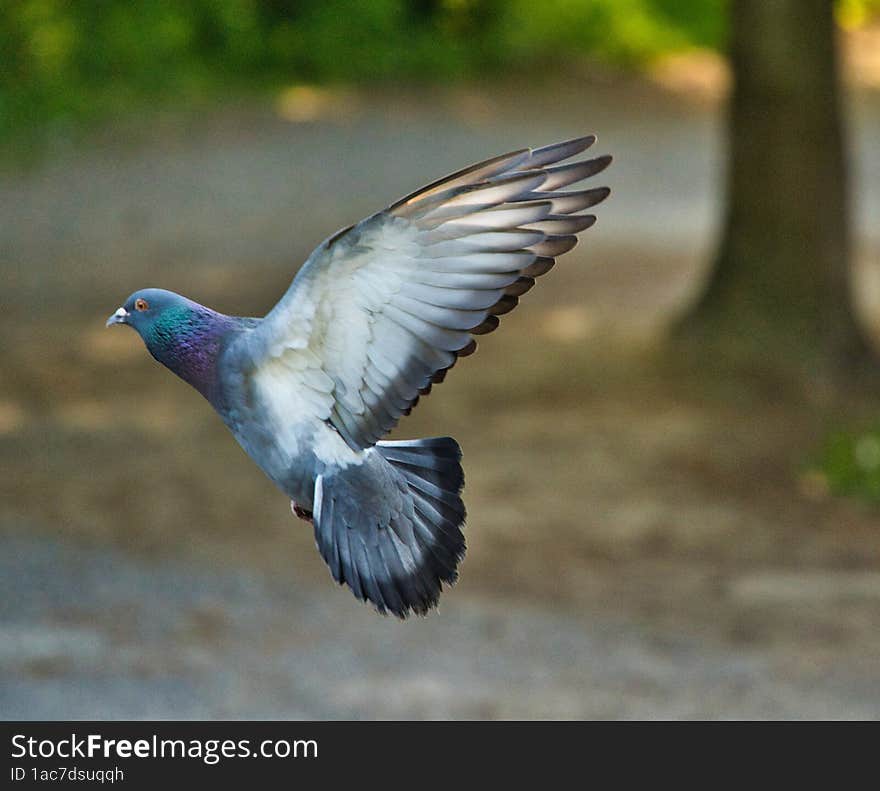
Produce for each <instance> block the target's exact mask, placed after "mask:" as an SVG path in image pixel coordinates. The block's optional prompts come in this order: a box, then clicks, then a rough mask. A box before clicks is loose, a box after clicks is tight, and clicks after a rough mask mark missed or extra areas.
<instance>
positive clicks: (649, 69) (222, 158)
mask: <svg viewBox="0 0 880 791" xmlns="http://www.w3.org/2000/svg"><path fill="white" fill-rule="evenodd" d="M0 65H2V69H0V275H2V284H3V286H2V289H0V339H2V340H0V354H2V368H0V370H2V374H0V468H2V470H3V475H2V476H0V546H2V549H0V717H3V718H35V719H61V718H64V719H66V718H88V717H103V718H215V717H221V718H227V719H235V718H254V719H261V718H300V717H307V718H337V717H347V718H387V717H398V718H410V717H412V718H581V717H590V718H634V717H639V718H694V717H700V718H741V717H749V718H765V717H766V718H781V717H793V718H802V717H812V718H826V717H828V718H877V717H880V562H878V557H880V555H878V551H880V510H878V504H880V421H878V415H877V407H878V397H880V377H878V375H877V372H878V370H880V366H878V361H880V357H878V352H877V349H878V345H877V341H878V338H880V223H878V219H880V2H878V0H839V1H838V2H835V3H831V2H827V0H773V1H772V2H763V1H762V0H731V1H729V2H725V1H724V0H703V1H702V2H701V1H700V0H688V1H684V0H544V2H542V3H534V2H526V0H505V1H503V2H502V0H360V2H355V0H191V1H190V2H172V0H134V1H132V0H125V1H123V0H107V2H103V3H90V2H73V1H71V0H10V1H8V2H5V3H4V4H3V8H2V10H0ZM589 132H596V133H598V135H599V143H598V144H597V146H596V147H595V149H594V150H596V151H597V152H599V153H606V152H608V153H612V154H614V156H615V163H614V165H613V166H612V168H611V169H609V170H608V171H607V172H606V173H603V174H602V176H601V177H600V180H601V183H603V184H608V185H609V186H611V187H612V190H613V194H612V196H611V198H610V199H609V200H608V201H607V202H606V203H604V204H602V205H601V206H600V207H599V208H598V211H597V213H598V215H599V223H598V224H597V226H596V227H595V228H594V229H591V230H590V231H588V232H587V233H585V234H584V236H583V239H582V242H581V244H580V246H579V247H578V248H577V249H576V250H574V251H573V252H572V253H570V254H568V255H566V256H565V257H564V258H563V259H562V261H561V262H560V264H559V265H558V266H557V267H556V268H555V269H554V271H553V272H552V273H551V274H550V275H548V276H547V277H545V278H543V279H542V280H541V281H540V282H539V283H538V287H537V288H535V289H534V290H533V291H532V292H530V293H529V294H528V296H527V297H526V298H525V299H524V300H523V305H522V306H521V307H520V308H519V309H518V310H517V311H516V312H515V313H514V314H512V315H511V316H508V317H505V319H504V320H503V327H502V329H501V331H499V332H497V333H495V334H493V335H492V336H490V337H488V338H486V339H485V340H484V341H483V342H482V343H481V349H480V351H479V353H478V354H477V355H476V356H474V357H471V358H469V359H467V360H465V361H463V362H462V364H460V365H459V366H458V367H457V368H456V370H455V372H454V373H453V374H452V375H451V376H450V377H449V378H448V380H447V382H446V383H445V384H444V385H443V386H442V387H439V388H436V389H435V391H434V393H433V394H432V395H431V396H430V397H429V398H427V399H424V400H423V401H422V403H421V404H420V405H419V407H418V409H417V410H415V412H414V413H413V415H412V416H411V417H410V418H408V419H406V420H405V421H404V422H403V424H402V425H401V426H400V428H399V429H398V430H397V432H396V435H397V436H399V437H416V436H424V435H436V434H451V435H453V436H455V437H457V438H458V439H459V441H460V442H461V444H462V447H463V449H464V454H465V455H464V465H465V471H466V476H467V486H466V489H465V496H466V502H467V504H468V510H469V520H468V527H467V530H466V534H467V537H468V547H469V549H468V555H467V557H466V559H465V561H464V563H463V565H462V568H461V571H462V577H461V581H460V582H459V584H458V585H457V586H456V587H455V588H454V589H453V590H451V591H447V592H446V593H445V594H444V596H443V598H442V599H441V603H440V609H439V612H437V613H433V614H432V615H430V616H429V617H427V618H425V619H414V620H411V621H408V622H405V623H401V622H397V621H394V620H391V619H386V618H382V617H380V616H378V615H376V614H375V613H374V612H372V611H371V610H370V609H369V608H367V607H365V606H362V605H360V604H359V603H357V602H356V601H355V600H354V599H353V598H352V596H351V594H350V593H349V592H348V591H347V590H344V589H341V588H338V587H337V586H336V585H334V584H333V583H332V581H331V579H330V577H329V573H328V570H327V568H326V567H325V565H324V563H323V562H322V561H321V559H320V558H319V556H318V553H317V551H316V550H315V547H314V541H313V538H312V534H311V528H310V526H308V525H306V524H305V523H303V522H301V521H298V520H295V519H293V517H292V516H291V514H290V512H289V507H288V503H287V501H286V500H285V498H284V497H283V496H282V495H281V494H280V493H279V492H277V491H276V490H275V489H274V487H273V486H272V485H271V484H270V483H269V482H268V481H267V480H266V479H264V478H263V476H262V474H261V473H260V472H259V470H258V469H257V468H256V467H255V466H254V465H253V463H252V462H251V461H250V460H249V459H248V458H247V457H246V456H245V455H244V454H243V453H242V451H241V450H240V449H239V448H238V446H237V445H236V444H235V442H234V441H233V440H232V439H231V437H230V436H228V434H227V432H226V430H225V429H224V427H223V426H222V425H221V423H220V421H219V419H218V418H217V417H216V416H215V415H214V414H213V412H212V411H211V410H210V409H209V408H208V406H207V405H206V404H205V403H204V402H203V401H202V400H201V398H200V397H199V396H198V395H197V394H196V393H195V391H191V390H190V389H188V388H187V386H186V385H184V384H183V383H182V382H180V381H178V380H176V379H175V378H174V377H172V376H171V375H170V374H169V373H167V372H166V371H163V370H160V368H159V367H158V366H157V365H156V364H155V363H154V362H153V361H152V360H151V358H150V357H149V356H148V354H147V353H146V351H145V350H144V349H143V347H142V344H141V342H140V340H139V339H138V338H137V337H136V335H135V334H134V333H132V332H128V331H123V330H116V331H112V330H105V328H104V321H105V319H106V317H107V316H108V315H109V314H110V313H111V312H112V311H114V310H115V309H116V307H117V306H118V305H120V304H121V303H122V301H123V300H124V299H125V298H126V297H127V295H128V294H130V293H131V292H132V291H134V290H135V289H137V288H141V287H147V286H162V287H165V288H170V289H173V290H176V291H180V292H182V293H184V294H186V295H188V296H190V297H192V298H194V299H197V300H198V301H200V302H203V303H206V304H208V305H211V306H213V307H215V308H217V309H219V310H221V311H224V312H229V313H237V314H245V315H262V314H263V313H265V312H266V311H267V310H268V309H269V308H270V307H271V306H272V305H273V304H274V302H275V301H276V300H277V299H278V298H279V297H280V295H281V294H282V293H283V291H284V290H285V288H286V287H287V284H288V283H289V280H290V278H291V277H292V276H293V274H294V273H295V271H296V269H297V267H298V266H299V264H300V263H301V262H302V261H303V260H304V259H305V257H306V256H307V255H308V253H309V252H310V251H311V249H312V248H313V247H314V246H315V245H316V244H317V243H318V242H320V241H321V240H322V239H323V238H324V237H326V236H327V235H329V234H330V233H332V232H334V231H335V230H337V229H338V228H340V227H342V226H344V225H348V224H349V223H351V222H354V221H356V220H358V219H360V218H361V217H363V216H365V215H367V214H368V213H371V212H373V211H375V210H377V209H379V208H381V207H383V206H385V205H387V204H388V203H390V202H391V201H392V200H393V199H395V198H397V197H398V196H400V195H402V194H405V193H408V192H410V191H412V190H414V189H416V188H417V187H418V186H420V185H421V184H423V183H427V182H429V181H431V180H433V179H435V178H437V177H439V176H441V175H443V174H444V173H446V172H449V171H451V170H454V169H457V168H459V167H463V166H465V165H467V164H469V163H471V162H474V161H477V160H480V159H483V158H487V157H489V156H493V155H495V154H498V153H501V152H504V151H507V150H510V149H514V148H519V147H522V146H527V145H531V146H539V145H543V144H546V143H550V142H553V141H556V140H559V139H563V138H566V137H573V136H578V135H582V134H585V133H589Z"/></svg>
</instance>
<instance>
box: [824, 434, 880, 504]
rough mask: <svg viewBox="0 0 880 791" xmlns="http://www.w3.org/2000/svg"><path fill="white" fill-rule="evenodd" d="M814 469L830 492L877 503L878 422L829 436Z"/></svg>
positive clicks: (879, 475)
mask: <svg viewBox="0 0 880 791" xmlns="http://www.w3.org/2000/svg"><path fill="white" fill-rule="evenodd" d="M816 472H817V473H818V474H819V475H820V476H821V478H822V480H823V483H824V485H825V486H826V487H827V488H828V490H829V492H830V493H831V494H836V495H844V496H850V497H855V498H858V499H860V500H865V501H867V502H870V503H880V425H878V426H875V427H873V428H871V429H869V430H867V431H864V432H861V433H857V434H853V433H847V432H839V433H836V434H834V435H832V436H831V437H829V438H828V440H827V441H826V443H825V447H824V448H823V450H822V452H821V455H820V457H819V460H818V464H817V469H816Z"/></svg>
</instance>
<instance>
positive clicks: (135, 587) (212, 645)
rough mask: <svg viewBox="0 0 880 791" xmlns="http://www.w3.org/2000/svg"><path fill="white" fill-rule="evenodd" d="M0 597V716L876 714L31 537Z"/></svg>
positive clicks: (523, 610)
mask: <svg viewBox="0 0 880 791" xmlns="http://www.w3.org/2000/svg"><path fill="white" fill-rule="evenodd" d="M37 580H39V581H40V584H39V585H38V586H35V584H34V582H35V581H37ZM0 594H2V595H0V623H2V626H0V672H2V680H0V712H2V715H3V717H4V718H16V719H17V718H21V719H37V720H39V719H55V718H59V717H63V718H71V719H86V718H107V719H115V718H124V719H128V718H132V719H142V718H143V719H190V718H192V719H197V718H205V719H214V718H222V719H238V718H242V719H246V718H254V719H276V718H277V719H287V718H315V719H322V718H355V719H358V718H444V719H445V718H581V717H589V718H621V717H627V718H633V717H634V718H649V719H650V718H670V717H671V718H692V717H700V718H702V717H710V718H711V717H718V716H719V715H722V716H724V717H728V718H766V717H771V718H776V717H798V718H801V717H807V718H827V717H833V718H866V719H874V718H876V717H878V716H880V684H877V682H876V678H875V679H873V680H872V679H871V678H870V677H859V676H856V675H853V676H847V675H846V674H844V673H837V674H835V675H833V676H828V677H825V678H823V679H821V680H817V679H815V678H810V677H805V678H798V677H797V676H792V675H791V674H790V673H789V672H787V670H786V669H785V668H784V667H779V666H778V665H777V663H776V662H774V661H773V660H771V659H770V658H768V657H767V656H764V655H762V654H761V652H759V651H753V650H739V651H731V650H729V648H728V649H723V648H721V647H719V646H712V645H707V644H705V643H704V642H701V641H700V640H698V639H695V638H693V637H689V636H688V635H686V634H682V633H676V632H674V631H672V632H670V631H668V630H667V631H664V632H663V633H662V635H660V634H658V633H657V632H656V631H655V632H653V633H652V631H649V630H647V629H645V628H643V627H640V626H638V625H635V624H633V623H627V622H626V621H615V620H613V619H611V618H608V619H600V618H590V617H584V616H579V615H578V614H577V613H573V612H565V611H564V610H563V611H559V609H558V608H547V607H539V606H534V605H529V604H522V603H516V602H505V603H492V602H489V601H485V600H481V599H478V598H461V597H458V596H456V597H454V598H452V599H449V600H447V601H446V602H445V603H444V605H443V606H442V607H441V609H440V612H439V613H437V614H435V615H433V616H430V617H428V618H425V619H422V620H413V621H408V622H406V623H404V624H400V623H396V622H394V621H392V620H389V619H383V618H378V617H376V616H374V615H373V614H371V613H370V612H368V611H367V610H365V609H362V608H358V607H355V606H353V603H352V601H351V600H350V597H349V596H348V595H347V594H346V593H344V592H342V591H337V594H336V595H334V594H333V593H331V592H330V590H328V589H324V588H322V589H320V590H317V589H314V588H312V587H300V586H299V585H297V584H295V583H288V584H278V583H277V582H272V581H267V580H266V579H265V578H264V577H262V576H260V575H259V574H256V573H252V572H246V571H240V572H226V571H221V572H220V573H217V572H216V570H209V569H204V568H202V569H199V568H193V567H192V566H191V565H184V564H179V563H174V562H159V563H156V562H151V563H145V562H138V561H137V560H136V559H133V558H131V557H128V556H125V555H121V554H118V553H114V552H108V551H104V550H96V549H91V550H89V551H86V550H84V549H81V548H75V547H71V546H67V545H64V544H61V543H59V542H51V541H34V540H28V539H5V540H4V541H3V544H2V552H0Z"/></svg>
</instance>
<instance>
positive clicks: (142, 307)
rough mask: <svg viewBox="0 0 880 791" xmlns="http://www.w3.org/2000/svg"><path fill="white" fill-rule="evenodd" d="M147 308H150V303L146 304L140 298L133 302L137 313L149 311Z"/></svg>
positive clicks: (145, 301)
mask: <svg viewBox="0 0 880 791" xmlns="http://www.w3.org/2000/svg"><path fill="white" fill-rule="evenodd" d="M149 307H150V303H149V302H147V300H145V299H141V298H140V297H138V298H137V299H136V300H135V301H134V309H135V310H138V311H140V312H143V311H145V310H149Z"/></svg>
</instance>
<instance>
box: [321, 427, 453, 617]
mask: <svg viewBox="0 0 880 791" xmlns="http://www.w3.org/2000/svg"><path fill="white" fill-rule="evenodd" d="M460 462H461V449H460V448H459V446H458V443H457V442H456V441H455V440H454V439H452V438H451V437H432V438H430V439H417V440H407V441H402V442H379V443H378V444H377V445H376V447H375V449H374V450H373V451H370V452H368V454H367V459H366V461H365V463H364V464H362V465H358V466H350V467H346V468H344V469H340V470H337V471H335V472H332V473H329V474H326V475H322V476H319V478H318V481H317V484H316V486H315V505H314V522H315V539H316V541H317V544H318V549H319V551H320V552H321V555H322V556H323V558H324V560H326V561H327V564H328V565H329V566H330V571H331V573H332V574H333V578H334V579H335V580H336V581H337V582H339V583H345V584H347V585H348V586H349V587H350V588H351V589H352V591H353V592H354V595H355V596H356V597H357V598H359V599H361V600H369V601H371V602H372V603H373V604H374V605H375V606H376V608H377V609H378V610H379V611H380V612H383V613H384V612H392V613H394V615H397V616H398V617H401V618H405V617H406V616H407V615H409V613H410V612H415V613H418V614H420V615H423V614H425V613H426V612H427V611H428V610H430V609H431V608H432V607H434V606H435V605H436V604H437V600H438V598H439V597H440V592H441V590H442V584H443V583H444V582H445V583H447V584H451V583H453V582H455V580H456V579H457V577H458V571H457V568H458V564H459V562H460V560H461V559H462V557H463V556H464V552H465V541H464V535H463V534H462V527H463V525H464V520H465V509H464V503H463V502H462V500H461V497H460V493H461V490H462V487H463V485H464V473H463V472H462V469H461V463H460Z"/></svg>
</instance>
